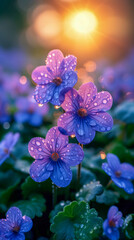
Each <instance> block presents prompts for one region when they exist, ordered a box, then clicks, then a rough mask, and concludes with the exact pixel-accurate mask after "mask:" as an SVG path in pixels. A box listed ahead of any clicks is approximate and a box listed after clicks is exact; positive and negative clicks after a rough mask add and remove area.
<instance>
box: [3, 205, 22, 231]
mask: <svg viewBox="0 0 134 240" xmlns="http://www.w3.org/2000/svg"><path fill="white" fill-rule="evenodd" d="M6 219H7V221H8V222H10V224H11V226H13V227H14V226H16V225H17V226H20V224H21V221H22V213H21V211H20V209H19V208H17V207H11V208H10V209H9V210H8V211H7V214H6Z"/></svg>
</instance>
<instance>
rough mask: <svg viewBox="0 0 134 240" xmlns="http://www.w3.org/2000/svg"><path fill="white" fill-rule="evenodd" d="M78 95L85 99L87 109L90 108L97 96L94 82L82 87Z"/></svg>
mask: <svg viewBox="0 0 134 240" xmlns="http://www.w3.org/2000/svg"><path fill="white" fill-rule="evenodd" d="M78 93H79V94H80V96H81V97H82V98H83V100H84V104H85V106H86V108H89V107H90V104H91V102H92V101H93V99H94V97H95V95H96V94H97V88H96V86H95V85H94V83H92V82H89V83H85V84H82V85H81V87H80V88H79V91H78Z"/></svg>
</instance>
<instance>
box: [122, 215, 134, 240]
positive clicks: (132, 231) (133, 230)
mask: <svg viewBox="0 0 134 240" xmlns="http://www.w3.org/2000/svg"><path fill="white" fill-rule="evenodd" d="M123 229H124V231H125V234H126V237H127V238H129V239H134V214H130V215H128V216H127V217H126V218H125V221H124V224H123Z"/></svg>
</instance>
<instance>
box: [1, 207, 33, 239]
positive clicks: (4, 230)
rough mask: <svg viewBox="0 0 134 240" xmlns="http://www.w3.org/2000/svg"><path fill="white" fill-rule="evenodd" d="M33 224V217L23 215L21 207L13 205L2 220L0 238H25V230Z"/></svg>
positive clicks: (27, 230)
mask: <svg viewBox="0 0 134 240" xmlns="http://www.w3.org/2000/svg"><path fill="white" fill-rule="evenodd" d="M32 226H33V222H32V220H31V218H29V217H28V216H22V213H21V211H20V210H19V208H16V207H11V208H10V209H9V210H8V212H7V214H6V219H1V220H0V240H6V239H7V240H25V235H24V233H25V232H29V231H30V230H31V228H32Z"/></svg>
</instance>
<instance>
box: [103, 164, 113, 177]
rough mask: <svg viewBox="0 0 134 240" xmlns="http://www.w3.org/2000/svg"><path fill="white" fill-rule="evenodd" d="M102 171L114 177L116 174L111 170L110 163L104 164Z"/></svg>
mask: <svg viewBox="0 0 134 240" xmlns="http://www.w3.org/2000/svg"><path fill="white" fill-rule="evenodd" d="M102 169H103V170H104V171H105V173H107V174H108V175H109V176H112V175H113V174H114V173H113V172H112V170H111V168H110V167H109V165H108V163H103V164H102Z"/></svg>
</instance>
